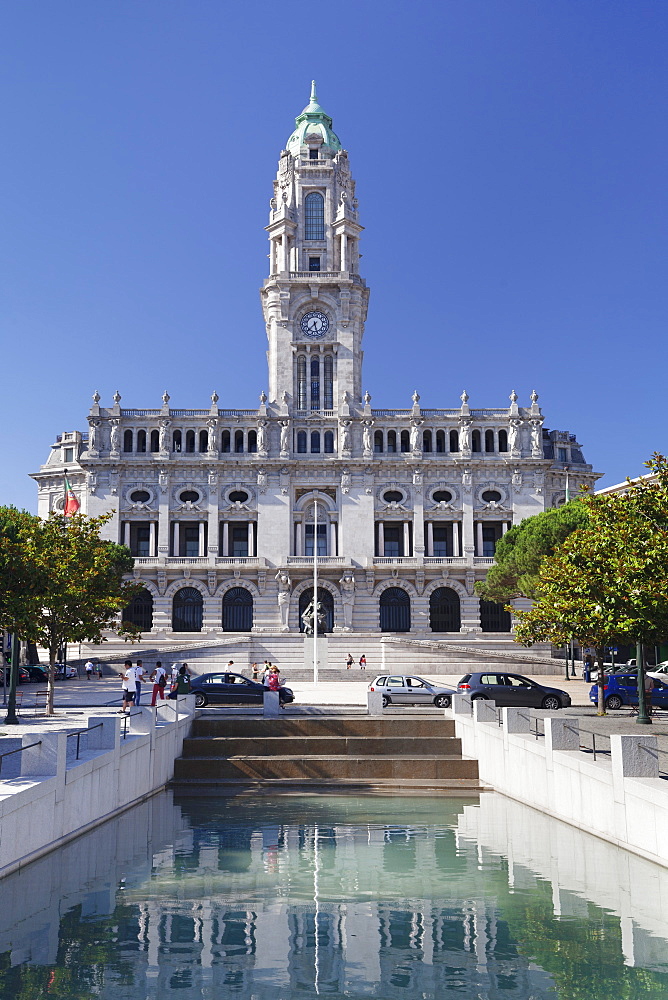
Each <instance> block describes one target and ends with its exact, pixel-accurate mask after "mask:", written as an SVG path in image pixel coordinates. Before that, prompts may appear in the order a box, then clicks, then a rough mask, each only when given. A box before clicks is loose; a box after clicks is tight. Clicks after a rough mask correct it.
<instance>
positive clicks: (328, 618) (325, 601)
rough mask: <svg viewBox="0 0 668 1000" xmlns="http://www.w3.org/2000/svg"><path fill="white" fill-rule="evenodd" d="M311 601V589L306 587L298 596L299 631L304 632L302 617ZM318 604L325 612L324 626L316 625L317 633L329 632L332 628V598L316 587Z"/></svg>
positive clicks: (322, 589) (323, 589) (321, 588)
mask: <svg viewBox="0 0 668 1000" xmlns="http://www.w3.org/2000/svg"><path fill="white" fill-rule="evenodd" d="M312 600H313V587H308V588H307V589H306V590H304V591H303V592H302V593H301V594H300V595H299V631H300V632H305V631H306V629H305V628H304V622H303V621H302V615H303V614H304V612H305V611H306V609H307V607H308V606H309V604H310V603H311V601H312ZM318 604H322V606H323V609H324V611H325V624H324V627H323V626H322V625H320V624H319V625H318V632H331V631H332V629H333V628H334V598H333V597H332V595H331V594H330V592H329V591H328V590H325V588H324V587H318Z"/></svg>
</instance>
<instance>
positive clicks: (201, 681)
mask: <svg viewBox="0 0 668 1000" xmlns="http://www.w3.org/2000/svg"><path fill="white" fill-rule="evenodd" d="M190 690H191V693H192V694H194V695H195V705H196V706H197V708H204V707H205V706H206V705H208V704H210V703H217V704H219V705H249V704H250V705H261V704H262V700H263V698H264V692H265V691H266V688H265V687H264V685H262V684H260V683H258V681H251V680H249V679H248V677H244V676H243V674H230V673H228V672H225V673H220V674H202V675H201V677H193V678H192V680H191V682H190ZM278 694H279V701H280V703H281V704H288V703H289V702H291V701H294V700H295V696H294V694H293V693H292V691H291V690H290V688H287V687H282V688H279V692H278Z"/></svg>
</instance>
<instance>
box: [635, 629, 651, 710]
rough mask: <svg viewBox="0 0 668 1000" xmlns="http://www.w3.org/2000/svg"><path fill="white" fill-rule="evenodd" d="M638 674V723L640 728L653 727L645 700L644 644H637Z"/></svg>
mask: <svg viewBox="0 0 668 1000" xmlns="http://www.w3.org/2000/svg"><path fill="white" fill-rule="evenodd" d="M636 673H637V677H638V715H637V718H636V723H637V724H638V725H639V726H651V725H652V720H651V718H650V716H649V715H648V714H647V702H646V699H645V647H644V645H643V643H642V642H637V643H636Z"/></svg>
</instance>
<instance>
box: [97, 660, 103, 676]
mask: <svg viewBox="0 0 668 1000" xmlns="http://www.w3.org/2000/svg"><path fill="white" fill-rule="evenodd" d="M97 678H98V680H100V681H101V680H102V660H98V661H97Z"/></svg>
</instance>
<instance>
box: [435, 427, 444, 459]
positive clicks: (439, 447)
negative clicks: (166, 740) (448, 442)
mask: <svg viewBox="0 0 668 1000" xmlns="http://www.w3.org/2000/svg"><path fill="white" fill-rule="evenodd" d="M436 451H437V452H438V454H439V455H442V454H443V453H444V452H445V431H436Z"/></svg>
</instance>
